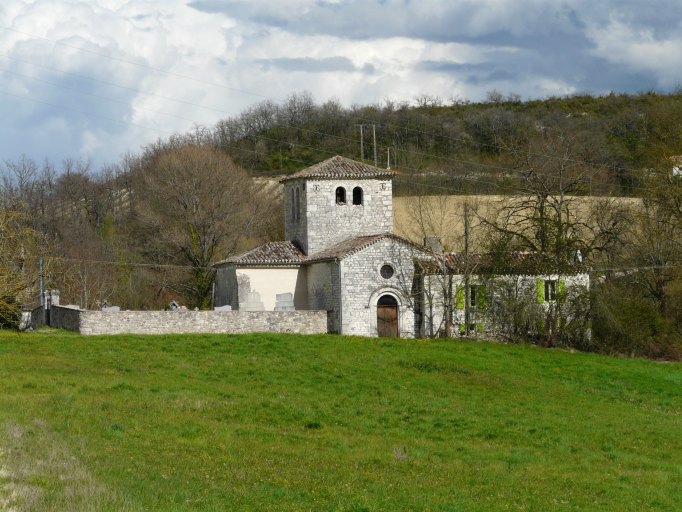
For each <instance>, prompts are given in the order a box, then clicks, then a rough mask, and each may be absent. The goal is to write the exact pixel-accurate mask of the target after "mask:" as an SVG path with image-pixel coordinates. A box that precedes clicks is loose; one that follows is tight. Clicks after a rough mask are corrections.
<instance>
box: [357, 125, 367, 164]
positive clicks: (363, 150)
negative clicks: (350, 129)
mask: <svg viewBox="0 0 682 512" xmlns="http://www.w3.org/2000/svg"><path fill="white" fill-rule="evenodd" d="M358 126H359V127H360V160H363V161H364V159H365V146H364V144H363V137H362V125H361V124H359V125H358Z"/></svg>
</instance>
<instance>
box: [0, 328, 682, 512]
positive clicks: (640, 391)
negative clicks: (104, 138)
mask: <svg viewBox="0 0 682 512" xmlns="http://www.w3.org/2000/svg"><path fill="white" fill-rule="evenodd" d="M681 413H682V365H679V364H669V363H657V362H652V361H646V360H637V359H616V358H609V357H603V356H598V355H592V354H581V353H568V352H564V351H560V350H547V349H539V348H535V347H526V346H510V345H497V344H489V343H473V342H454V341H406V340H370V339H362V338H345V337H337V336H311V337H300V336H284V335H274V334H273V335H270V334H254V335H245V336H217V335H205V336H201V335H196V336H164V337H145V336H115V337H92V338H90V337H79V336H77V335H71V334H66V333H56V334H30V335H18V334H3V335H2V338H1V339H0V449H1V451H0V509H2V508H3V507H2V504H3V500H4V503H5V504H6V505H7V504H9V505H11V506H14V507H15V508H17V509H18V510H159V511H170V510H221V511H223V510H254V511H256V510H258V511H260V510H272V511H286V510H292V511H293V510H296V511H299V510H315V511H317V510H335V511H391V510H430V511H450V512H452V511H475V510H480V511H490V510H536V511H546V510H604V511H613V510H633V511H635V510H636V511H641V510H682V415H681ZM3 493H4V496H3Z"/></svg>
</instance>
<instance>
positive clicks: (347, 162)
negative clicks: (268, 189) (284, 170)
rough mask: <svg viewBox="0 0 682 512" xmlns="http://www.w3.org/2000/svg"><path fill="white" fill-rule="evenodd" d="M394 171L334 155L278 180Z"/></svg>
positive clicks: (382, 175) (389, 175) (387, 175)
mask: <svg viewBox="0 0 682 512" xmlns="http://www.w3.org/2000/svg"><path fill="white" fill-rule="evenodd" d="M395 174H396V173H395V171H391V170H390V169H380V168H379V167H374V166H373V165H368V164H365V163H362V162H357V161H355V160H351V159H350V158H345V157H342V156H338V155H337V156H334V157H332V158H329V159H327V160H325V161H324V162H320V163H318V164H315V165H312V166H310V167H307V168H305V169H303V170H301V171H298V172H296V173H294V174H291V175H290V176H286V177H285V178H282V179H281V180H280V183H281V182H284V181H287V180H295V179H299V178H308V179H321V180H323V179H328V180H331V179H344V178H392V177H393V176H395Z"/></svg>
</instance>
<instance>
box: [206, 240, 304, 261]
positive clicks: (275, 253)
mask: <svg viewBox="0 0 682 512" xmlns="http://www.w3.org/2000/svg"><path fill="white" fill-rule="evenodd" d="M304 261H305V255H304V254H303V251H301V249H299V248H298V247H297V246H296V245H294V244H293V243H292V242H289V241H286V242H267V243H264V244H263V245H259V246H258V247H256V248H254V249H251V250H250V251H247V252H244V253H242V254H238V255H237V256H233V257H231V258H228V259H226V260H224V261H221V262H219V263H216V265H221V264H223V263H237V264H242V265H300V264H301V263H303V262H304Z"/></svg>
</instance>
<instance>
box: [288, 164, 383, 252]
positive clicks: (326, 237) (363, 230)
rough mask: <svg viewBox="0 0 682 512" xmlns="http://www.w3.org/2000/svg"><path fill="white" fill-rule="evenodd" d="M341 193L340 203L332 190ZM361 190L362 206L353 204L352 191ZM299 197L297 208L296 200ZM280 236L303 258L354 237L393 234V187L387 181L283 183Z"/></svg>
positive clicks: (296, 180) (292, 181)
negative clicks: (297, 195)
mask: <svg viewBox="0 0 682 512" xmlns="http://www.w3.org/2000/svg"><path fill="white" fill-rule="evenodd" d="M339 187H342V188H343V189H344V190H345V196H346V200H345V203H343V204H337V202H336V190H337V189H338V188H339ZM356 187H359V188H360V189H362V204H359V205H356V204H353V189H355V188H356ZM296 190H298V191H299V192H298V194H299V203H300V206H299V209H298V210H297V206H296V200H295V199H294V205H293V207H292V205H291V203H290V201H291V197H292V192H293V197H296ZM284 197H285V204H286V206H285V211H284V226H285V229H284V234H285V237H286V238H287V240H292V241H294V242H296V243H297V244H298V245H299V246H300V247H301V249H302V250H303V252H304V253H305V254H307V255H314V254H315V253H317V252H319V251H322V250H324V249H326V248H327V247H329V246H331V245H334V244H335V243H337V242H342V241H344V240H347V239H349V238H353V237H356V236H362V235H368V234H376V233H390V232H392V231H393V186H392V181H391V180H390V179H360V178H355V179H343V180H341V179H338V180H305V179H295V180H289V181H286V182H285V183H284Z"/></svg>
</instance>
